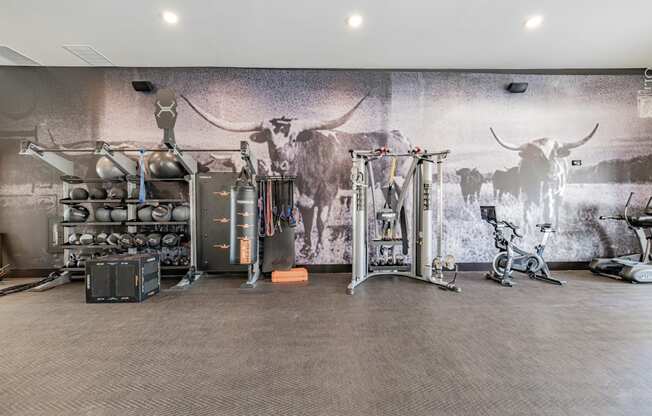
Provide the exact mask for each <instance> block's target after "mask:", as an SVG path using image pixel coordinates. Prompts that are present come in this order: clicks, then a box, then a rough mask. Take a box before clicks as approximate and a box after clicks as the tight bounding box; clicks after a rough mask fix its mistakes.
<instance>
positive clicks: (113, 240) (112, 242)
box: [106, 233, 122, 246]
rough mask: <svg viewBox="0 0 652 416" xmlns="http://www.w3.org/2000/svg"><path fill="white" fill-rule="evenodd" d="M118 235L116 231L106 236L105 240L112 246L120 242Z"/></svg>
mask: <svg viewBox="0 0 652 416" xmlns="http://www.w3.org/2000/svg"><path fill="white" fill-rule="evenodd" d="M120 237H122V236H121V235H120V234H118V233H111V234H109V236H108V237H107V238H106V242H107V243H109V244H110V245H112V246H117V245H118V244H119V243H120Z"/></svg>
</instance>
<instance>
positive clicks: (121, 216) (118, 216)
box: [111, 207, 127, 222]
mask: <svg viewBox="0 0 652 416" xmlns="http://www.w3.org/2000/svg"><path fill="white" fill-rule="evenodd" d="M111 221H115V222H121V221H127V208H125V207H116V208H113V209H112V210H111Z"/></svg>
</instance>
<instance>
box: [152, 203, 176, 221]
mask: <svg viewBox="0 0 652 416" xmlns="http://www.w3.org/2000/svg"><path fill="white" fill-rule="evenodd" d="M152 219H153V220H154V221H157V222H165V221H170V220H171V219H172V212H171V211H170V207H168V206H167V205H159V206H158V207H156V208H154V209H153V210H152Z"/></svg>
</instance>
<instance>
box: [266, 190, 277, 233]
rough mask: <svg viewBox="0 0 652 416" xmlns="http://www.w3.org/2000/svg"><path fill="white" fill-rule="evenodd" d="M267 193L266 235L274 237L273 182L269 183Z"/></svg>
mask: <svg viewBox="0 0 652 416" xmlns="http://www.w3.org/2000/svg"><path fill="white" fill-rule="evenodd" d="M266 186H267V193H266V195H265V235H267V236H268V237H273V236H274V228H275V227H274V213H273V212H272V197H273V195H272V194H273V191H272V181H271V180H268V181H267V184H266Z"/></svg>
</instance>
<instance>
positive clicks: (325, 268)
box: [7, 261, 589, 278]
mask: <svg viewBox="0 0 652 416" xmlns="http://www.w3.org/2000/svg"><path fill="white" fill-rule="evenodd" d="M297 267H305V268H306V269H308V272H310V273H351V265H350V264H303V265H298V266H297ZM548 267H550V269H551V270H587V269H588V268H589V262H587V261H553V262H549V263H548ZM490 268H491V264H490V263H459V270H460V271H461V272H481V271H485V270H489V269H490ZM57 270H58V269H50V268H43V269H16V270H12V271H11V272H9V274H8V276H7V277H9V278H11V277H45V276H47V275H49V274H50V273H52V272H55V271H57ZM225 273H231V274H233V272H225ZM211 274H213V273H211Z"/></svg>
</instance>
